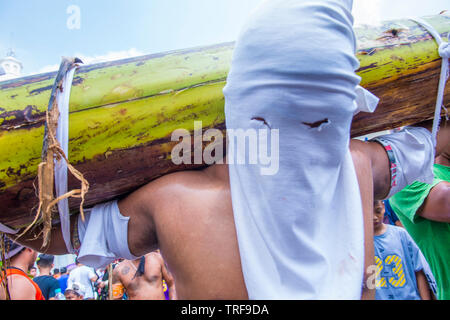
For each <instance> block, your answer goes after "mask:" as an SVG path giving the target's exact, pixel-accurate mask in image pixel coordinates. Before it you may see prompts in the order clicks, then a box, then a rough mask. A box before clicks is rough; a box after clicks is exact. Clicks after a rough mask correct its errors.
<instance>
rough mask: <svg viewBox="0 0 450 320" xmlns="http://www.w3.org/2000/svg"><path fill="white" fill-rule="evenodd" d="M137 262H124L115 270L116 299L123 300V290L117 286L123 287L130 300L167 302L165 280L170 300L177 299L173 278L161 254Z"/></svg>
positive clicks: (153, 253) (152, 253) (113, 281)
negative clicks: (117, 288)
mask: <svg viewBox="0 0 450 320" xmlns="http://www.w3.org/2000/svg"><path fill="white" fill-rule="evenodd" d="M142 259H144V261H145V262H144V261H141V259H137V260H124V261H122V262H120V263H119V264H118V265H117V266H116V267H115V268H114V272H113V277H112V285H113V292H117V293H119V294H116V295H114V296H113V298H114V299H121V298H122V296H123V294H120V292H121V290H114V288H115V286H119V287H120V286H123V288H124V289H125V292H126V294H127V296H128V299H129V300H165V295H164V287H163V280H164V281H165V282H166V284H167V286H168V287H169V293H170V298H171V300H172V299H175V297H176V295H175V286H174V283H173V278H172V276H171V275H170V273H169V272H168V270H167V269H166V266H165V264H164V260H163V258H162V257H161V254H160V253H159V252H156V251H155V252H151V253H148V254H146V255H145V256H144V257H142Z"/></svg>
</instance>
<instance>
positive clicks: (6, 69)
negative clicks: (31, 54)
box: [0, 49, 23, 81]
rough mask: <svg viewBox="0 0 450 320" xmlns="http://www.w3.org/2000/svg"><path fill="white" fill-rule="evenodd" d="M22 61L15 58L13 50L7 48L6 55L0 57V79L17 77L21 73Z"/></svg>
mask: <svg viewBox="0 0 450 320" xmlns="http://www.w3.org/2000/svg"><path fill="white" fill-rule="evenodd" d="M22 69H23V65H22V62H20V61H19V60H17V58H16V55H15V53H14V51H13V50H11V49H10V50H9V51H8V53H7V54H6V57H4V58H0V81H5V80H9V79H14V78H18V77H20V76H21V75H22Z"/></svg>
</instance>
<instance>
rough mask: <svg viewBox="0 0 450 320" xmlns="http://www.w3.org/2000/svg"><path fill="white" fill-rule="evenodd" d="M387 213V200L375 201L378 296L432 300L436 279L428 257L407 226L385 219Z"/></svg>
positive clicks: (376, 296)
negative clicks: (432, 283)
mask: <svg viewBox="0 0 450 320" xmlns="http://www.w3.org/2000/svg"><path fill="white" fill-rule="evenodd" d="M384 214H385V206H384V203H383V201H375V202H374V245H375V264H376V267H377V268H376V280H375V285H376V293H375V299H376V300H421V299H422V300H430V299H431V297H432V292H431V291H430V287H429V284H428V280H431V282H432V279H430V274H429V272H427V271H428V270H429V268H427V262H426V260H425V258H424V257H423V255H422V253H421V252H420V250H419V248H418V247H417V245H416V244H415V243H414V241H413V240H412V238H411V237H410V236H409V234H408V232H407V231H406V230H405V229H403V228H401V227H397V226H394V225H391V224H385V223H383V219H384ZM431 277H432V275H431Z"/></svg>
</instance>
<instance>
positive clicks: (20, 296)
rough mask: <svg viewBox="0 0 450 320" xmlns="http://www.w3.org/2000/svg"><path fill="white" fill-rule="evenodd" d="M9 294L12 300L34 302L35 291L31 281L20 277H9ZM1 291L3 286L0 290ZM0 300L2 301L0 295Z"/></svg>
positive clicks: (2, 297)
mask: <svg viewBox="0 0 450 320" xmlns="http://www.w3.org/2000/svg"><path fill="white" fill-rule="evenodd" d="M8 285H9V292H10V294H11V298H12V300H34V298H35V295H36V289H35V288H34V286H33V284H32V283H31V281H29V280H28V279H26V278H25V277H24V276H21V275H15V274H13V275H10V276H9V277H8ZM0 289H1V290H2V291H3V286H2V287H1V288H0ZM1 299H2V300H3V299H4V294H3V293H2V296H1Z"/></svg>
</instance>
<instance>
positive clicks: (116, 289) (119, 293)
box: [111, 266, 125, 300]
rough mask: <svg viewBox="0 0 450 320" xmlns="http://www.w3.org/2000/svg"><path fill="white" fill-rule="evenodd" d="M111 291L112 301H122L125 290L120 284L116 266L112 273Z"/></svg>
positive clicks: (118, 271)
mask: <svg viewBox="0 0 450 320" xmlns="http://www.w3.org/2000/svg"><path fill="white" fill-rule="evenodd" d="M111 290H112V298H113V300H122V298H123V294H124V293H125V289H124V286H123V284H122V280H121V275H120V267H119V266H116V267H115V268H114V270H113V271H112V280H111Z"/></svg>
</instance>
